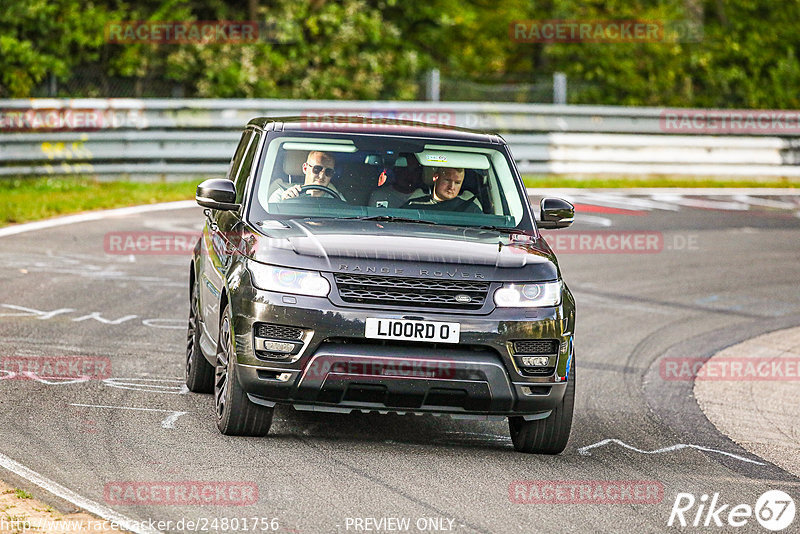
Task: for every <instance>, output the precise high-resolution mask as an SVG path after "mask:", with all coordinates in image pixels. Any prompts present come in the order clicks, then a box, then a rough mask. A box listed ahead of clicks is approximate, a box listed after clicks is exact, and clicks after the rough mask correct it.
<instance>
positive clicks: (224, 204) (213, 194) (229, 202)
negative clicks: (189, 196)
mask: <svg viewBox="0 0 800 534" xmlns="http://www.w3.org/2000/svg"><path fill="white" fill-rule="evenodd" d="M194 198H195V200H197V203H198V204H200V205H201V206H203V207H204V208H211V209H212V210H224V211H228V210H238V209H239V207H240V205H239V204H236V187H235V186H234V185H233V182H231V181H230V180H226V179H224V178H214V179H212V180H206V181H205V182H203V183H201V184H200V185H198V186H197V193H196V194H195V197H194Z"/></svg>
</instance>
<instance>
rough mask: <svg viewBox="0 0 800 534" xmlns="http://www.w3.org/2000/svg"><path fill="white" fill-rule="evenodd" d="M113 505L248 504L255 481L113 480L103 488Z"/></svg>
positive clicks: (255, 493) (254, 498)
mask: <svg viewBox="0 0 800 534" xmlns="http://www.w3.org/2000/svg"><path fill="white" fill-rule="evenodd" d="M103 496H104V497H105V501H106V502H107V503H108V504H112V505H146V506H170V505H174V506H192V505H195V506H249V505H251V504H256V503H257V502H258V486H257V485H256V484H255V482H218V481H205V480H181V481H176V482H172V481H160V482H158V481H156V482H153V481H150V482H141V481H114V482H109V483H107V484H106V485H105V487H104V489H103Z"/></svg>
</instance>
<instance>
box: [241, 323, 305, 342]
mask: <svg viewBox="0 0 800 534" xmlns="http://www.w3.org/2000/svg"><path fill="white" fill-rule="evenodd" d="M253 331H254V333H255V335H256V337H263V338H267V339H292V340H294V339H300V338H301V337H303V330H302V329H300V328H295V327H294V326H282V325H279V324H267V323H256V324H255V325H253Z"/></svg>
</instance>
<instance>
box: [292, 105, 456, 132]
mask: <svg viewBox="0 0 800 534" xmlns="http://www.w3.org/2000/svg"><path fill="white" fill-rule="evenodd" d="M301 117H302V123H303V126H305V127H307V128H315V127H317V128H330V127H336V126H337V125H338V126H345V125H349V124H359V125H362V126H363V127H366V128H369V127H373V128H386V127H392V126H397V127H398V128H404V127H406V126H405V125H404V123H405V122H408V121H412V122H426V123H430V124H440V125H444V126H456V125H457V124H456V122H457V117H456V114H455V112H454V111H453V110H450V109H441V108H438V107H437V108H419V109H313V110H305V111H303V112H302V113H301ZM376 119H379V120H380V123H374V122H372V121H373V120H376ZM459 126H462V125H460V124H459Z"/></svg>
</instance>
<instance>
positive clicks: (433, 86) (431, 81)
mask: <svg viewBox="0 0 800 534" xmlns="http://www.w3.org/2000/svg"><path fill="white" fill-rule="evenodd" d="M426 85H427V88H426V89H427V98H428V100H430V101H431V102H438V101H439V90H440V83H439V69H431V70H429V71H428V83H427V84H426Z"/></svg>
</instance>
